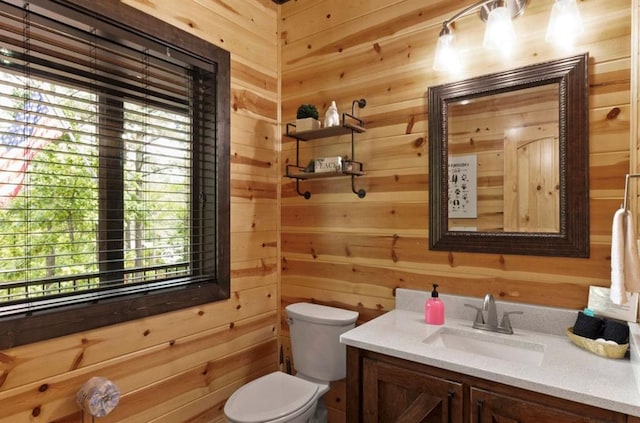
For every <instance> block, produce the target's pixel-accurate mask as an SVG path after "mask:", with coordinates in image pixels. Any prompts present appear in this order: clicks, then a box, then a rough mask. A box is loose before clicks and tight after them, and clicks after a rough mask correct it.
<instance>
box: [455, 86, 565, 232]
mask: <svg viewBox="0 0 640 423" xmlns="http://www.w3.org/2000/svg"><path fill="white" fill-rule="evenodd" d="M559 101H560V100H559V84H558V83H552V84H546V85H541V86H537V87H531V88H524V89H522V90H517V91H508V92H505V93H499V94H494V95H489V96H483V97H477V98H473V99H468V100H461V101H453V102H451V103H449V104H448V105H447V111H448V139H447V148H448V161H449V168H448V179H449V183H448V209H449V210H448V212H449V213H448V215H449V219H448V229H449V230H450V231H456V230H458V231H460V230H469V231H481V232H549V233H559V232H560V146H559V104H560V103H559Z"/></svg>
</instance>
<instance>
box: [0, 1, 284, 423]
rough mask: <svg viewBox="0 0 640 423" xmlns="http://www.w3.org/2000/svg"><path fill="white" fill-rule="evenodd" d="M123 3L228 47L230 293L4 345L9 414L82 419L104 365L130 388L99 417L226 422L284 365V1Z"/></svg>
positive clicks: (3, 408) (1, 372)
mask: <svg viewBox="0 0 640 423" xmlns="http://www.w3.org/2000/svg"><path fill="white" fill-rule="evenodd" d="M123 3H127V4H129V5H131V6H133V7H135V8H138V9H140V10H142V11H144V12H146V13H149V14H151V15H153V16H155V17H157V18H160V19H162V20H164V21H167V22H169V23H171V24H173V25H175V26H177V27H179V28H182V29H184V30H185V31H188V32H191V33H193V34H195V35H197V36H199V37H202V38H205V39H207V40H209V41H210V42H212V43H213V44H216V45H219V46H221V47H223V48H225V49H227V50H229V51H230V52H231V89H232V91H231V93H232V99H231V104H230V107H231V157H232V162H231V185H232V186H231V195H232V198H231V216H232V217H231V248H232V253H231V270H232V280H231V291H232V293H231V299H230V300H228V301H223V302H220V303H215V304H208V305H204V306H201V307H194V308H192V309H186V310H182V311H177V312H174V313H169V314H165V315H161V316H157V317H150V318H147V319H141V320H138V321H133V322H129V323H125V324H121V325H116V326H112V327H106V328H102V329H97V330H93V331H90V332H87V333H80V334H77V335H72V336H67V337H63V338H59V339H54V340H51V341H46V342H40V343H36V344H32V345H26V346H23V347H18V348H14V349H11V350H5V351H1V352H0V422H2V423H22V422H54V421H55V422H80V421H82V416H81V414H80V412H79V408H78V407H77V406H76V405H75V402H74V401H75V400H74V398H75V393H76V392H77V390H78V389H79V388H80V386H81V385H82V384H83V383H84V382H85V381H86V380H88V379H89V378H90V377H91V376H96V375H99V376H104V377H107V378H109V379H111V380H112V381H114V382H115V383H116V384H117V386H118V387H119V388H120V390H121V392H122V398H121V400H120V404H119V406H118V407H117V408H116V409H115V410H114V411H113V412H112V413H111V414H109V415H108V416H107V417H105V418H102V419H99V420H100V422H105V423H109V422H131V423H144V422H158V423H160V422H166V423H178V422H187V421H188V422H211V421H224V417H223V412H222V407H223V405H224V401H225V400H226V399H227V398H228V397H229V395H230V394H231V393H232V392H233V391H234V390H235V389H237V388H238V387H239V386H241V385H242V384H243V383H245V382H246V381H248V380H251V379H254V378H255V377H258V376H260V375H262V374H265V373H268V372H271V371H273V370H275V369H276V368H277V363H278V353H277V351H278V347H277V335H278V334H277V331H278V328H279V321H278V309H279V301H278V296H279V293H278V279H279V258H278V226H279V203H278V201H279V200H278V190H279V183H280V170H279V168H278V166H277V162H278V151H279V148H280V130H279V129H278V113H279V111H278V72H279V64H278V48H277V47H278V37H277V25H278V19H277V6H276V5H275V4H274V3H273V2H272V1H271V0H242V1H235V0H180V1H179V2H177V1H175V0H126V1H123ZM178 6H179V7H178ZM84 421H85V422H90V421H91V420H90V418H89V417H88V416H85V418H84Z"/></svg>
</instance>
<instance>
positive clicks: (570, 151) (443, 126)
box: [428, 53, 589, 257]
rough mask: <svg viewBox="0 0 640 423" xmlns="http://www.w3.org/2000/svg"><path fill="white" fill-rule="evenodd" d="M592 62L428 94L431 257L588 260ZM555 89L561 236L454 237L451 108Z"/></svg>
mask: <svg viewBox="0 0 640 423" xmlns="http://www.w3.org/2000/svg"><path fill="white" fill-rule="evenodd" d="M588 59H589V57H588V54H587V53H585V54H581V55H577V56H572V57H568V58H564V59H559V60H554V61H549V62H545V63H540V64H535V65H530V66H526V67H522V68H518V69H513V70H508V71H505V72H499V73H495V74H491V75H486V76H480V77H476V78H471V79H467V80H464V81H459V82H453V83H449V84H444V85H439V86H435V87H430V88H429V90H428V101H429V108H428V109H429V214H430V217H429V249H431V250H438V251H461V252H482V253H499V254H523V255H537V256H560V257H589V116H588V109H589V107H588V105H589V103H588V102H589V84H588V68H587V66H588ZM552 83H557V84H558V85H559V99H560V104H559V110H560V116H559V125H560V127H559V147H560V152H559V159H560V231H559V232H558V233H527V232H472V231H450V230H449V226H448V201H447V195H448V177H447V176H448V130H447V128H448V119H447V105H448V104H449V103H453V102H459V101H463V100H466V99H473V98H477V97H482V96H487V95H492V94H499V93H504V92H507V91H514V90H520V89H525V88H530V87H535V86H539V85H545V84H552Z"/></svg>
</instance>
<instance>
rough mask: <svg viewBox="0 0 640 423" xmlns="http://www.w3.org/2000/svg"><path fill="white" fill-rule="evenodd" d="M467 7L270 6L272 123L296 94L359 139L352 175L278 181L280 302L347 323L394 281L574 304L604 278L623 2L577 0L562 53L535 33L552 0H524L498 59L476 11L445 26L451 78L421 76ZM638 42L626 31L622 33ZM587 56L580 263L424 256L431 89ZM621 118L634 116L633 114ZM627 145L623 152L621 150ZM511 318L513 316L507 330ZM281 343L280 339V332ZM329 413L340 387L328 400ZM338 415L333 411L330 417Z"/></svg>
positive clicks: (412, 1) (622, 96)
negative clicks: (358, 166) (356, 122)
mask: <svg viewBox="0 0 640 423" xmlns="http://www.w3.org/2000/svg"><path fill="white" fill-rule="evenodd" d="M472 3H474V0H455V1H451V0H428V1H425V0H368V1H351V0H350V1H344V0H317V1H310V0H297V1H296V0H294V1H289V2H288V3H286V4H284V5H283V6H282V9H281V21H280V28H281V33H282V42H283V45H282V120H283V122H292V121H293V120H294V119H295V110H296V108H297V106H298V105H299V104H301V103H314V104H316V105H317V106H318V107H319V109H321V114H322V113H324V110H326V107H327V106H328V105H329V104H330V102H331V101H332V100H335V101H336V103H337V105H338V109H339V111H340V112H343V111H349V110H350V109H351V102H352V100H354V99H359V98H366V100H367V106H366V107H365V108H364V109H361V110H359V111H357V114H358V115H359V116H360V117H362V118H364V120H365V126H366V129H367V132H366V133H364V134H360V135H356V151H355V156H356V159H357V160H359V161H362V162H364V167H365V171H366V172H367V175H366V176H363V177H361V178H359V179H357V180H356V189H359V188H365V189H366V190H367V195H366V197H365V198H364V199H358V198H357V197H356V195H355V194H353V193H352V192H351V186H350V181H349V179H345V178H342V179H324V180H314V181H303V182H301V189H302V190H303V191H304V190H309V191H310V192H311V193H312V196H311V198H310V199H309V200H305V199H304V198H303V197H300V196H298V195H297V194H296V192H295V184H294V182H293V181H291V180H289V179H287V178H283V179H282V234H281V242H282V287H281V292H282V306H283V307H284V306H286V305H287V304H289V303H293V302H297V301H313V302H317V303H322V304H327V305H334V306H338V307H344V308H348V309H353V310H357V311H359V312H360V322H363V321H366V320H369V319H371V318H373V317H375V316H377V315H379V314H381V313H384V312H386V311H388V310H391V309H392V308H394V304H395V302H394V290H395V289H396V288H398V287H403V288H411V289H421V290H427V289H430V287H431V284H432V283H434V282H437V283H439V284H440V291H441V292H444V293H447V294H460V295H470V296H476V297H481V296H483V295H484V294H485V293H487V292H491V293H493V294H494V295H495V296H496V297H498V298H499V299H501V300H507V301H518V302H525V303H531V304H541V305H548V306H560V307H571V308H582V307H583V306H585V305H586V301H587V292H588V287H589V285H602V286H608V285H609V283H610V279H609V275H610V239H611V219H612V217H613V213H614V212H615V210H616V209H617V208H618V207H619V206H620V204H621V199H622V197H623V192H624V175H625V173H627V172H628V171H629V166H630V120H631V116H630V89H631V86H632V84H631V80H630V75H631V70H630V68H631V60H632V59H631V32H632V22H631V21H632V18H631V16H632V12H633V13H635V12H636V11H634V10H633V9H632V1H630V0H583V1H579V2H578V3H579V7H580V10H581V12H582V16H583V19H584V24H585V33H584V35H582V36H581V37H580V39H579V43H578V45H576V46H575V47H574V48H573V49H570V50H566V51H561V50H558V49H556V48H554V47H553V46H551V45H548V44H546V43H545V42H544V36H545V33H544V31H545V29H546V23H547V20H548V17H549V14H550V10H551V5H552V3H553V0H531V1H530V2H529V7H528V8H527V10H526V11H525V13H524V15H523V16H520V17H518V18H517V19H516V20H515V22H514V25H515V29H516V32H517V33H518V42H517V46H518V47H517V52H516V53H515V54H514V56H513V57H512V58H511V59H510V60H506V61H505V60H503V59H501V58H499V57H498V56H495V55H492V54H488V53H486V52H485V51H484V50H483V49H482V45H481V44H482V36H483V31H484V24H483V23H482V21H481V20H480V19H479V17H478V16H476V15H474V16H469V17H466V18H463V19H461V20H460V21H458V22H456V24H455V25H456V30H457V31H456V35H457V42H458V45H459V47H461V49H462V52H463V61H464V63H465V66H466V68H465V71H464V72H463V74H462V75H459V76H455V77H454V76H451V75H446V74H438V73H435V72H434V71H432V70H431V65H432V60H433V54H434V49H435V46H436V40H437V37H438V33H439V31H440V29H441V24H442V21H443V20H445V19H447V18H449V17H451V16H452V15H453V14H454V13H456V12H457V11H459V10H461V9H463V8H464V7H466V6H468V5H470V4H472ZM634 42H635V43H636V44H637V42H638V40H634ZM585 51H588V52H589V55H590V59H589V83H590V90H589V92H590V99H589V104H588V105H586V107H589V119H590V130H589V136H590V169H589V173H590V175H589V183H590V200H589V201H590V240H591V246H590V247H591V257H590V258H588V259H576V258H553V257H534V256H516V255H507V254H478V253H458V252H452V253H447V252H434V251H429V249H428V221H429V212H428V181H429V175H428V174H427V172H428V165H427V163H428V140H427V133H428V130H427V110H428V107H427V95H426V94H427V89H428V87H429V86H432V85H438V84H442V83H446V82H452V81H455V80H458V79H464V78H467V77H472V76H478V75H484V74H488V73H493V72H499V71H503V70H506V69H509V68H514V67H520V66H524V65H529V64H533V63H538V62H543V61H547V60H552V59H556V58H561V57H565V56H571V55H574V54H578V53H582V52H585ZM634 121H635V119H634ZM350 154H351V151H350V144H349V138H348V137H341V138H336V139H328V140H326V139H325V140H320V141H313V142H310V143H309V142H307V143H304V144H303V145H302V146H301V160H300V161H301V163H306V161H307V160H309V159H310V158H312V157H325V156H338V155H340V156H343V155H350ZM634 154H635V153H634ZM295 159H296V157H295V142H294V141H293V140H291V139H289V138H286V137H283V141H282V160H281V163H280V165H281V173H282V174H284V172H285V165H286V164H287V163H295ZM515 324H516V326H517V322H516V323H515ZM282 333H283V342H284V344H285V345H286V344H287V343H288V340H287V336H288V332H287V328H286V325H285V324H283V325H282ZM328 402H329V405H330V406H331V407H332V414H331V416H332V417H333V418H334V420H333V421H341V420H339V419H340V418H342V419H344V416H343V415H342V416H341V415H340V410H341V408H342V407H343V405H344V387H343V386H342V385H341V384H336V386H335V388H334V389H333V390H332V391H331V393H330V394H329V395H328ZM342 421H343V420H342Z"/></svg>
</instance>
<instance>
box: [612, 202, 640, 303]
mask: <svg viewBox="0 0 640 423" xmlns="http://www.w3.org/2000/svg"><path fill="white" fill-rule="evenodd" d="M636 242H637V240H636V231H635V223H634V220H633V215H632V214H631V211H629V210H624V209H622V208H621V209H619V210H617V211H616V213H615V214H614V215H613V224H612V227H611V301H613V303H614V304H625V303H626V302H627V292H640V257H638V246H637V244H636Z"/></svg>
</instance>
